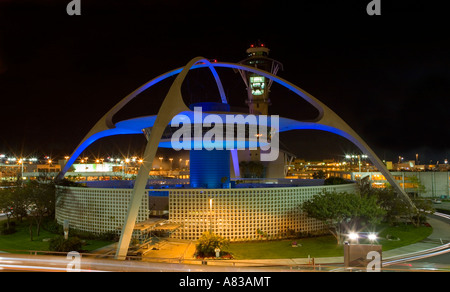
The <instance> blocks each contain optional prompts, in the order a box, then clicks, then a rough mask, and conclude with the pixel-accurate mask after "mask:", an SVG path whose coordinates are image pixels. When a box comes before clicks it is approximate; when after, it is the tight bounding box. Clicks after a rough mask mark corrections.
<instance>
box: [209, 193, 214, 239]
mask: <svg viewBox="0 0 450 292" xmlns="http://www.w3.org/2000/svg"><path fill="white" fill-rule="evenodd" d="M212 201H213V199H212V198H209V233H212Z"/></svg>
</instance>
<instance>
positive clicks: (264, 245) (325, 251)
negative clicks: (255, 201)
mask: <svg viewBox="0 0 450 292" xmlns="http://www.w3.org/2000/svg"><path fill="white" fill-rule="evenodd" d="M378 230H379V237H380V240H378V244H381V245H382V246H383V250H384V251H387V250H390V249H394V248H398V247H401V246H405V245H409V244H413V243H415V242H418V241H421V240H423V239H425V238H427V237H428V236H429V235H430V234H431V232H432V231H433V229H432V228H430V227H425V226H423V227H418V228H416V227H414V226H411V225H401V226H398V227H392V226H387V225H382V226H379V228H378ZM388 234H389V235H391V236H395V237H397V238H399V239H400V240H398V241H390V240H386V239H384V238H385V237H386V236H387V235H388ZM293 241H296V242H297V244H298V247H292V246H291V243H292V242H293ZM361 243H363V242H361ZM300 245H301V246H300ZM229 251H230V252H231V253H232V254H233V256H234V258H235V259H282V258H307V257H308V255H309V256H310V257H315V258H317V257H339V256H343V255H344V249H343V247H342V246H339V245H337V243H336V239H335V238H334V236H332V235H329V236H321V237H314V238H300V239H291V240H280V241H266V242H255V243H252V242H249V243H231V244H230V247H229Z"/></svg>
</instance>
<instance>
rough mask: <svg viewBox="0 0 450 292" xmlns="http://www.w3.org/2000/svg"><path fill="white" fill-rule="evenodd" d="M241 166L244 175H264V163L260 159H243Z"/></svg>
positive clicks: (252, 176)
mask: <svg viewBox="0 0 450 292" xmlns="http://www.w3.org/2000/svg"><path fill="white" fill-rule="evenodd" d="M239 167H240V169H241V173H242V177H246V178H261V177H263V176H264V165H263V164H262V163H261V162H259V161H241V162H240V163H239Z"/></svg>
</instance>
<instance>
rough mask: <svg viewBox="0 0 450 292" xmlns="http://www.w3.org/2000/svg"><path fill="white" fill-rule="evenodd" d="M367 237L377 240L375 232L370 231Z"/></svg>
mask: <svg viewBox="0 0 450 292" xmlns="http://www.w3.org/2000/svg"><path fill="white" fill-rule="evenodd" d="M367 238H368V239H369V240H370V241H375V240H377V235H376V234H375V233H370V234H369V235H368V236H367Z"/></svg>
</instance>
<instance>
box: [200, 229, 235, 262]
mask: <svg viewBox="0 0 450 292" xmlns="http://www.w3.org/2000/svg"><path fill="white" fill-rule="evenodd" d="M198 241H199V242H198V244H197V246H196V249H197V255H198V256H200V257H212V256H215V255H216V252H215V249H216V248H219V249H220V253H221V254H223V253H226V249H227V248H228V245H229V243H230V242H229V240H228V239H226V238H224V237H222V236H220V235H217V234H214V233H212V232H206V233H204V234H203V235H202V237H200V238H199V240H198Z"/></svg>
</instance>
